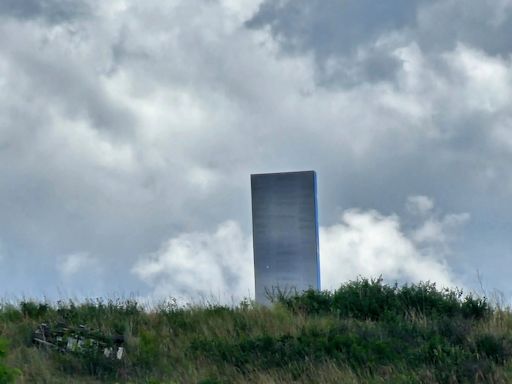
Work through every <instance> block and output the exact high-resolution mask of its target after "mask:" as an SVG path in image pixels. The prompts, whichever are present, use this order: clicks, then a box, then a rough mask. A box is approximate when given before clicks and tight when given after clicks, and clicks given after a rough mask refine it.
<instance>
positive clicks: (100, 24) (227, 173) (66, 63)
mask: <svg viewBox="0 0 512 384" xmlns="http://www.w3.org/2000/svg"><path fill="white" fill-rule="evenodd" d="M71 3H72V4H73V6H71ZM0 18H1V21H2V22H1V23H0V33H1V34H2V36H6V37H8V38H5V39H2V40H1V41H0V179H1V180H2V183H0V212H2V215H0V238H2V240H3V242H4V248H5V250H6V251H5V252H4V258H3V261H2V263H3V265H4V266H5V265H8V268H2V269H1V270H0V281H4V282H5V284H6V286H9V287H11V289H12V290H14V291H22V292H24V293H27V294H38V293H39V292H41V289H42V287H43V288H47V287H48V286H49V285H51V284H55V283H54V282H55V281H61V280H62V274H61V272H60V271H59V269H58V268H57V265H58V263H59V262H60V260H61V255H72V254H75V253H76V250H81V251H83V252H84V253H85V254H88V255H89V257H91V258H92V259H96V260H100V261H101V270H102V271H104V272H102V273H100V274H98V272H97V271H96V270H94V269H89V270H87V271H88V272H84V274H88V276H89V277H90V278H89V279H88V280H89V281H99V280H102V281H103V283H104V287H105V289H107V290H108V291H121V292H140V293H141V294H142V295H143V294H145V293H148V292H153V291H155V289H157V288H156V287H157V285H158V284H160V283H158V284H157V283H156V281H157V280H158V279H157V278H156V277H155V276H156V275H155V274H150V275H147V276H146V277H144V278H142V275H140V274H132V273H131V268H132V266H133V265H134V264H135V263H136V262H137V261H138V260H139V258H140V255H147V254H151V253H153V252H155V249H158V247H159V246H160V245H161V244H164V243H165V242H166V239H179V238H180V236H182V235H183V234H191V233H195V234H205V236H211V237H213V238H214V237H215V236H214V234H215V233H216V228H219V225H221V223H225V222H226V221H227V220H234V221H235V222H236V223H238V225H239V230H240V231H241V233H242V235H240V236H243V237H245V238H248V236H249V233H250V190H249V174H251V173H261V172H275V171H288V170H300V169H315V170H316V171H317V173H318V177H319V204H320V220H321V225H322V227H324V228H326V229H327V228H330V227H332V226H336V225H338V226H340V228H341V229H340V230H344V231H348V232H350V233H360V234H361V236H363V235H364V236H366V234H367V233H374V232H372V231H370V232H367V231H366V229H365V228H366V227H364V226H362V227H354V225H356V224H355V223H356V222H357V223H360V221H357V220H356V218H357V217H358V216H357V215H356V216H354V215H355V213H354V214H353V216H350V215H349V216H347V217H345V216H343V214H344V212H345V211H346V210H347V209H351V208H354V209H356V211H353V212H360V214H362V213H364V215H366V216H364V217H366V220H367V222H369V223H372V228H373V226H378V224H380V225H381V227H379V228H382V230H384V229H386V230H387V231H388V232H389V233H390V234H392V233H394V234H395V235H396V236H397V239H399V238H401V237H400V236H402V237H403V238H404V239H405V240H407V241H405V240H404V241H402V243H403V244H405V243H406V242H409V243H411V244H412V246H413V248H414V249H420V248H421V249H420V250H419V251H417V252H418V253H417V254H418V255H424V254H425V252H426V249H428V250H429V251H428V252H429V253H428V255H429V257H430V255H431V253H432V252H434V251H435V252H441V255H442V257H444V260H445V263H446V264H447V265H448V266H449V267H450V268H449V269H450V270H451V272H450V273H451V274H450V279H451V278H452V277H453V276H457V277H460V279H461V280H464V282H465V283H466V284H468V285H471V281H470V280H471V279H470V278H468V276H469V275H470V274H471V273H474V272H475V271H476V270H477V269H478V270H480V271H481V272H482V274H483V275H484V276H492V280H493V282H495V283H496V285H497V288H501V289H505V288H506V287H507V286H508V280H509V279H508V275H507V274H506V273H505V272H504V271H506V270H508V269H509V268H512V261H510V260H512V258H510V257H508V256H510V255H511V249H512V240H510V236H509V228H510V225H511V221H510V217H512V209H511V208H510V204H509V201H510V199H511V198H512V182H511V180H512V171H511V169H510V166H509V164H510V162H511V160H512V134H511V132H512V130H511V127H512V108H511V105H512V85H511V84H512V56H511V54H512V50H511V48H512V47H511V45H510V44H511V40H510V38H509V36H510V33H509V32H510V30H511V28H512V27H511V25H512V7H511V3H510V1H509V0H499V1H490V0H489V1H487V0H485V1H480V2H474V3H471V4H469V3H467V2H464V1H462V0H436V1H419V0H418V1H407V2H406V1H398V2H392V3H391V2H385V3H382V4H380V3H379V5H375V2H371V1H366V0H365V1H360V0H358V1H356V0H347V1H343V2H340V1H334V0H332V1H331V0H326V1H302V0H299V1H270V0H269V1H260V0H244V1H233V0H222V1H207V0H187V1H183V0H173V1H168V2H161V1H156V0H147V1H144V2H133V1H127V0H114V1H109V2H97V1H93V0H82V1H80V2H76V1H73V2H69V1H67V0H30V1H25V2H19V1H18V2H15V1H4V2H2V4H1V5H0ZM476 26H477V27H476ZM411 195H425V196H429V198H432V199H434V200H435V202H436V204H435V205H433V207H430V205H431V204H430V203H429V200H428V199H427V200H425V199H423V200H422V199H419V200H418V201H416V202H410V203H411V204H413V205H414V204H416V208H414V209H416V210H417V211H418V212H416V213H413V212H407V208H404V206H403V202H404V200H405V199H406V198H407V197H408V196H411ZM409 209H411V208H410V207H409ZM436 209H437V210H438V211H436ZM372 210H373V211H375V212H379V214H378V215H373V216H372V215H371V214H370V213H369V212H372ZM443 211H444V212H468V214H469V215H470V216H471V220H469V221H468V220H467V217H466V216H453V217H449V216H446V215H444V216H443V215H442V214H440V213H439V212H443ZM394 213H396V214H397V215H398V216H397V217H400V220H399V222H395V224H393V223H394V221H393V220H394V219H392V218H393V216H392V215H393V214H394ZM368 215H369V216H368ZM408 215H409V216H408ZM414 215H418V217H420V216H421V215H424V216H421V217H423V219H422V220H423V222H424V225H423V227H417V226H416V227H415V224H414V223H413V222H414V220H418V219H417V218H416V219H414V217H413V216H414ZM340 217H343V219H340ZM425 217H428V218H429V219H425ZM349 219H350V220H356V221H353V222H352V224H349V223H348V221H345V220H349ZM340 220H341V221H340ZM358 220H359V219H358ZM360 220H362V219H361V218H360ZM363 222H364V221H363ZM460 222H465V223H466V224H465V225H464V226H463V227H462V229H461V237H460V238H459V240H457V238H453V239H450V236H449V235H448V233H449V232H450V231H449V230H447V228H448V227H449V226H450V225H453V226H455V225H458V224H459V223H460ZM361 225H362V224H361ZM393 225H395V227H396V226H397V225H398V227H396V228H398V229H396V228H395V230H394V231H395V232H393V228H394V227H393ZM413 228H415V229H414V232H413ZM232 233H233V235H234V236H235V238H236V236H238V235H236V233H237V232H236V231H234V230H233V231H232ZM375 233H377V232H375ZM399 235H400V236H399ZM441 235H443V236H445V239H448V240H449V241H452V240H453V242H452V243H451V248H452V249H453V250H454V252H451V253H449V254H445V253H443V252H444V251H443V246H441V245H440V244H442V242H441V243H439V242H438V243H435V244H437V245H435V246H434V243H432V239H435V238H439V236H441ZM460 239H463V240H460ZM448 240H447V241H448ZM187 241H191V240H187ZM397 241H398V240H397ZM211 242H213V243H215V241H214V240H211ZM422 244H423V245H422ZM340 246H341V245H340ZM214 247H215V246H214ZM164 248H165V247H164ZM404 249H405V248H404ZM162 252H163V253H162V254H165V252H164V251H162ZM213 254H215V252H213ZM483 254H485V255H487V256H486V257H487V258H488V260H484V258H483V257H482V255H483ZM155 257H156V260H158V257H157V256H155ZM162 257H163V256H162ZM212 257H213V256H212ZM418 257H419V256H418ZM214 258H215V257H214ZM164 259H165V258H164ZM223 262H224V261H223ZM435 265H437V264H435ZM436 268H438V267H436ZM439 268H440V269H437V271H438V272H436V273H437V274H438V276H442V268H441V267H439ZM447 270H448V269H447ZM42 271H43V272H44V273H42V275H41V272H42ZM219 273H221V272H219ZM27 274H28V275H30V276H34V278H33V279H30V280H29V281H27V279H26V276H27ZM96 275H98V276H96ZM112 275H116V276H117V275H121V276H122V277H123V278H122V279H112V278H110V276H112ZM411 276H412V275H411ZM454 279H455V278H454ZM85 280H87V279H84V281H85ZM158 281H160V280H158ZM146 282H149V284H150V285H149V286H148V285H147V284H146ZM65 284H66V285H67V286H69V288H70V290H73V287H74V284H75V283H74V280H73V279H70V280H69V281H68V282H66V283H65ZM222 284H225V283H222ZM183 287H188V286H187V285H186V283H184V285H183ZM221 287H225V288H226V289H228V290H230V289H234V288H232V287H231V286H230V285H222V286H221ZM177 288H179V287H177ZM215 289H217V288H215ZM222 289H224V288H222ZM178 291H179V292H185V288H179V289H178ZM46 292H47V293H48V291H46Z"/></svg>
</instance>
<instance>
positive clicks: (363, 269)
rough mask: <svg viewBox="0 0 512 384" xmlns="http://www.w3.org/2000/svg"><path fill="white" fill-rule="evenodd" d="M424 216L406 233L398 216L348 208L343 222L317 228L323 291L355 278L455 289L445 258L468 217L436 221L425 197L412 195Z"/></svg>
mask: <svg viewBox="0 0 512 384" xmlns="http://www.w3.org/2000/svg"><path fill="white" fill-rule="evenodd" d="M411 205H413V208H414V210H415V211H416V212H417V211H419V212H420V213H421V214H422V215H426V214H427V215H428V216H427V217H424V218H423V219H422V221H421V222H420V223H419V224H418V226H417V227H416V228H415V229H414V230H412V231H410V232H408V231H405V230H404V229H403V228H402V227H401V220H400V218H399V217H398V216H396V215H391V216H384V215H382V214H380V213H378V212H377V211H374V210H371V211H360V210H348V211H345V212H344V213H343V215H342V217H341V222H340V223H338V224H334V225H332V226H329V227H324V228H321V229H320V255H321V267H322V268H321V276H322V287H323V288H327V289H333V288H336V287H337V286H339V285H340V284H341V283H342V282H345V281H347V280H354V279H356V278H357V277H358V276H362V277H379V276H381V275H382V277H383V278H385V279H386V280H388V281H389V280H391V281H393V280H398V281H402V282H419V281H431V282H435V283H437V284H439V285H440V286H450V287H454V286H457V285H459V286H460V282H458V281H457V278H456V276H455V275H454V274H453V272H452V271H451V268H450V266H449V265H448V261H447V259H446V256H448V254H449V252H450V248H449V240H450V239H451V237H452V236H453V231H454V229H456V228H457V227H458V226H459V225H461V224H462V223H464V222H465V221H467V220H468V218H469V217H468V215H467V214H448V215H446V216H443V217H442V218H441V219H436V218H435V217H434V216H432V215H431V214H429V212H430V211H431V210H432V209H433V202H432V200H431V199H430V198H428V197H425V196H414V197H410V198H409V199H408V201H407V207H408V208H410V207H411Z"/></svg>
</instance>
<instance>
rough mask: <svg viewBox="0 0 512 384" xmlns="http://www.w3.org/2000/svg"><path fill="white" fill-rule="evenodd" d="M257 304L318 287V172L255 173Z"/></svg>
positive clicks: (254, 218) (253, 202)
mask: <svg viewBox="0 0 512 384" xmlns="http://www.w3.org/2000/svg"><path fill="white" fill-rule="evenodd" d="M251 193H252V222H253V247H254V270H255V279H256V302H258V303H261V304H268V303H269V300H268V297H267V296H268V293H269V292H276V291H277V290H281V291H284V292H289V291H294V290H296V291H299V292H300V291H303V290H306V289H308V288H313V289H319V288H320V277H319V260H318V222H317V201H316V173H315V172H314V171H304V172H286V173H269V174H258V175H251Z"/></svg>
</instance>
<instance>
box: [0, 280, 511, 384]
mask: <svg viewBox="0 0 512 384" xmlns="http://www.w3.org/2000/svg"><path fill="white" fill-rule="evenodd" d="M274 299H275V301H276V303H275V304H274V306H273V307H272V308H262V307H258V306H256V305H254V304H253V303H250V302H242V303H241V304H240V305H238V306H237V307H235V308H230V307H224V306H218V305H204V306H197V307H185V308H183V307H179V306H177V305H176V304H175V303H174V302H173V301H169V302H167V303H162V304H161V305H159V306H157V307H155V308H152V309H151V310H148V309H143V308H141V307H140V305H139V304H137V303H136V302H134V301H102V300H94V301H92V300H91V301H87V302H84V303H78V304H77V303H73V302H60V303H58V304H55V305H49V304H46V303H36V302H22V303H19V304H18V305H12V304H2V305H1V307H0V339H2V340H4V342H7V346H4V348H3V349H4V350H5V356H4V357H2V353H1V351H2V347H0V384H1V383H8V382H10V379H9V378H8V376H17V378H16V381H15V382H19V383H71V382H73V383H98V382H112V383H153V384H156V383H203V384H206V383H210V384H212V383H289V382H297V383H466V382H467V383H473V382H478V383H510V382H512V315H511V313H510V312H509V311H508V310H502V309H498V308H491V306H490V305H489V304H488V302H487V300H486V299H485V298H477V297H473V296H464V295H463V294H462V292H460V291H453V290H439V289H437V288H436V287H435V286H434V285H431V284H428V283H427V284H419V285H405V286H401V287H398V286H390V285H386V284H384V283H383V282H382V281H381V280H379V279H377V280H366V279H361V280H358V281H354V282H350V283H347V284H345V285H343V286H341V287H340V288H339V289H338V290H336V291H335V292H314V291H310V292H306V293H304V294H303V295H294V296H289V295H276V297H275V298H274ZM41 323H45V324H46V325H47V327H48V328H49V329H59V327H64V326H65V329H66V331H65V332H64V333H62V332H61V339H63V341H62V340H61V342H62V343H66V337H67V336H69V334H70V333H73V332H74V333H73V334H76V332H81V331H80V330H82V331H83V330H84V329H85V330H86V331H84V332H86V333H87V335H89V336H90V335H94V336H91V337H93V338H94V339H95V340H100V339H101V340H103V341H102V342H105V343H109V340H112V339H111V338H110V336H112V335H122V336H123V337H124V348H125V352H126V353H125V355H124V356H123V358H122V359H121V360H118V359H116V358H112V357H106V356H105V355H104V353H103V352H102V349H101V348H99V347H98V345H94V344H90V343H89V344H87V341H86V342H85V343H84V345H82V346H81V347H80V348H76V346H75V347H74V348H54V347H52V346H51V345H50V344H48V346H45V345H44V344H41V343H36V344H37V345H35V344H34V343H33V337H34V330H36V329H38V327H39V328H40V327H41ZM80 325H85V328H84V327H82V328H80ZM66 332H67V333H66ZM89 336H87V337H89ZM87 337H86V338H87ZM59 340H60V339H59ZM52 342H53V341H52ZM68 342H69V341H68ZM0 345H1V344H0ZM102 348H103V347H102ZM13 369H16V370H19V371H13ZM2 372H4V373H2Z"/></svg>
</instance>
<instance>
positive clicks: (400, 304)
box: [272, 278, 491, 321]
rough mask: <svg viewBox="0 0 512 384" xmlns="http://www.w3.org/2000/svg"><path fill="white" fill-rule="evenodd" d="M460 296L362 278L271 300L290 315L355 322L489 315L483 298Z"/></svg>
mask: <svg viewBox="0 0 512 384" xmlns="http://www.w3.org/2000/svg"><path fill="white" fill-rule="evenodd" d="M462 297H463V293H462V291H461V290H450V289H446V288H445V289H441V290H439V289H437V288H436V285H435V284H433V283H429V282H426V283H420V284H412V285H404V286H403V287H398V285H397V284H395V285H394V286H390V285H387V284H383V280H382V278H378V279H365V278H363V279H358V280H356V281H351V282H348V283H346V284H344V285H342V286H341V287H340V288H339V289H337V290H336V291H334V292H330V291H315V290H309V291H306V292H304V293H303V294H296V293H295V294H293V295H286V294H278V295H276V296H275V297H273V298H272V299H273V301H274V302H279V303H281V304H282V305H284V306H285V307H286V308H288V309H290V310H292V311H294V312H300V313H304V314H307V315H312V314H316V315H319V314H326V313H334V314H336V315H337V316H339V317H340V318H354V319H358V320H373V321H378V320H384V319H387V318H388V319H389V318H391V319H394V318H395V317H396V316H405V315H410V314H412V313H421V314H423V315H425V316H436V317H449V318H455V317H463V318H470V319H476V320H480V319H484V318H486V317H488V316H489V315H490V313H491V308H490V306H489V303H488V302H487V300H486V299H485V298H474V297H473V296H471V295H468V296H466V297H465V298H464V299H463V298H462Z"/></svg>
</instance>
